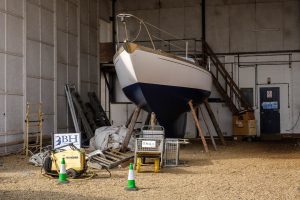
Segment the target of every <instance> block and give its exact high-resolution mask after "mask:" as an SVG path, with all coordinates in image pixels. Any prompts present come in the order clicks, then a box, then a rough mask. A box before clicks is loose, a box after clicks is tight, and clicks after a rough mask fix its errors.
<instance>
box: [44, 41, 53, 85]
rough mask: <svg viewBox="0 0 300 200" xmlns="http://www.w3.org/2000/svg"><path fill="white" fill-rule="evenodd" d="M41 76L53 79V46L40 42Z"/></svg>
mask: <svg viewBox="0 0 300 200" xmlns="http://www.w3.org/2000/svg"><path fill="white" fill-rule="evenodd" d="M41 64H42V66H41V70H42V78H47V79H54V47H53V46H49V45H44V44H42V58H41Z"/></svg>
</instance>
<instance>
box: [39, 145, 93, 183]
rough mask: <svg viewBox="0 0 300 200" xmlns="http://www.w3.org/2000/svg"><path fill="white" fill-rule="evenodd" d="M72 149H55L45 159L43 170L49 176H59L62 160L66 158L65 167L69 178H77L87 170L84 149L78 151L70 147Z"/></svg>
mask: <svg viewBox="0 0 300 200" xmlns="http://www.w3.org/2000/svg"><path fill="white" fill-rule="evenodd" d="M70 147H71V149H67V150H64V149H55V150H52V151H51V154H50V155H49V156H48V157H46V158H45V161H44V165H43V168H44V170H45V172H46V173H47V174H48V175H58V172H59V169H60V165H61V160H62V158H65V163H66V164H65V166H66V170H67V175H68V177H69V178H77V177H79V176H81V175H82V174H83V173H84V172H86V170H87V163H86V160H85V151H84V149H77V148H76V147H75V146H72V145H70Z"/></svg>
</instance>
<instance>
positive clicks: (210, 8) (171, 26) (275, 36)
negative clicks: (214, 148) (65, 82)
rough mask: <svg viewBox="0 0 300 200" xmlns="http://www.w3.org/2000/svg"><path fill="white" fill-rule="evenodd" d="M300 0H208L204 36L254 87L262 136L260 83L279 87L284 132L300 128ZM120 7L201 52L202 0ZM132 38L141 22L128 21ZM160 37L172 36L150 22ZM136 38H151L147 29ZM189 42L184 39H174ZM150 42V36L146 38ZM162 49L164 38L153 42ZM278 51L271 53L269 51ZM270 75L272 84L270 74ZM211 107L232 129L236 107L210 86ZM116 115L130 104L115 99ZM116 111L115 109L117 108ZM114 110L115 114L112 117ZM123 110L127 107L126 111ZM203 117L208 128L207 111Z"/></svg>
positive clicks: (236, 75) (133, 2) (191, 132)
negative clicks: (299, 83) (228, 104)
mask: <svg viewBox="0 0 300 200" xmlns="http://www.w3.org/2000/svg"><path fill="white" fill-rule="evenodd" d="M299 10H300V1H298V0H272V1H267V0H229V1H223V0H222V1H220V0H210V1H206V39H207V42H208V44H209V45H210V46H211V47H212V49H213V50H214V51H215V52H216V53H218V54H219V55H218V56H219V58H220V60H221V61H222V62H223V63H224V64H225V66H226V69H227V70H228V72H229V73H230V74H232V77H233V79H234V80H235V82H236V83H237V84H238V86H239V87H241V88H252V90H253V91H254V93H253V102H254V106H253V108H254V110H255V116H256V120H257V123H256V124H257V135H258V136H260V106H259V103H258V102H259V88H261V87H279V88H280V102H281V109H280V115H281V122H280V123H281V130H280V132H281V133H300V122H299V112H300V108H299V103H298V102H300V99H299V98H300V97H299V91H298V90H299V89H298V87H296V84H297V83H298V82H299V81H298V79H297V77H299V75H300V73H299V70H298V68H299V61H300V60H299V53H297V52H299V51H300V37H299V36H300V26H299V25H300V13H299ZM117 13H131V14H134V15H136V16H137V17H140V18H141V19H144V20H145V21H147V22H149V23H151V24H153V25H155V26H157V27H159V28H161V29H163V30H165V31H168V32H170V33H172V34H173V35H175V36H176V37H177V38H179V39H185V40H187V41H189V50H190V51H193V50H196V51H198V52H201V43H200V42H194V41H195V40H201V31H202V30H201V0H184V1H183V0H172V1H170V0H149V1H146V2H144V1H143V2H142V1H138V0H120V1H118V3H117ZM127 28H128V35H129V38H131V39H132V38H135V36H136V35H137V29H138V24H134V23H132V22H128V23H127ZM118 30H119V38H118V39H119V40H120V41H121V42H122V41H123V40H124V38H125V34H124V31H123V30H124V28H123V26H122V24H121V23H119V26H118ZM150 31H152V33H153V34H155V35H156V36H158V37H159V38H161V39H164V40H168V39H172V38H171V37H170V36H168V35H166V34H164V33H160V32H158V31H156V30H154V29H153V28H151V27H150ZM137 41H149V37H148V36H147V34H146V32H145V31H142V32H141V33H140V36H139V38H138V39H137ZM175 44H177V45H181V46H182V47H183V48H185V46H184V44H185V43H182V42H181V43H179V42H177V43H175ZM143 45H145V46H150V47H151V43H150V42H143ZM155 46H156V48H158V49H162V50H166V51H168V50H172V48H171V49H169V48H170V47H169V45H166V44H165V43H163V42H155ZM275 51H276V52H278V53H270V52H275ZM268 77H269V78H270V79H271V80H272V81H271V83H270V84H268V82H267V78H268ZM210 98H212V99H220V100H221V101H220V102H211V107H212V109H213V111H214V113H215V115H216V118H217V121H218V122H219V125H220V127H221V129H222V131H223V133H224V135H225V136H231V135H232V113H231V112H230V110H229V109H228V107H227V106H226V104H225V103H224V102H222V97H221V96H220V95H219V93H218V92H217V91H216V89H215V88H213V90H212V94H211V96H210ZM114 107H115V109H113V112H112V118H116V119H120V120H121V117H120V116H119V115H118V114H119V113H120V112H125V110H127V109H126V107H128V105H122V104H119V105H114ZM202 110H203V112H204V117H205V118H207V119H206V120H207V121H208V123H209V129H210V131H211V132H213V134H214V135H216V133H215V131H214V128H213V126H212V124H211V122H210V121H209V119H208V115H207V113H206V112H205V109H202ZM113 113H115V114H113ZM114 116H115V117H114ZM124 116H125V113H124ZM199 117H200V121H201V124H202V126H203V128H204V129H205V133H206V134H208V128H207V127H206V126H205V123H204V121H203V117H202V116H201V115H200V116H199ZM195 136H196V129H195V126H194V123H193V120H192V116H191V115H190V114H189V115H188V120H187V129H186V137H195Z"/></svg>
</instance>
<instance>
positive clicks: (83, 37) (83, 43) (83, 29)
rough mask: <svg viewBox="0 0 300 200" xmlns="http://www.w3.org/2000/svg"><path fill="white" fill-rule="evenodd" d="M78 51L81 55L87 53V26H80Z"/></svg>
mask: <svg viewBox="0 0 300 200" xmlns="http://www.w3.org/2000/svg"><path fill="white" fill-rule="evenodd" d="M80 49H81V52H82V53H88V52H89V26H88V25H85V24H81V25H80Z"/></svg>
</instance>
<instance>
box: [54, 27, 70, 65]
mask: <svg viewBox="0 0 300 200" xmlns="http://www.w3.org/2000/svg"><path fill="white" fill-rule="evenodd" d="M67 44H68V34H67V33H65V32H62V31H57V61H58V62H62V63H67V62H68V58H67V57H68V51H67V50H68V45H67Z"/></svg>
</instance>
